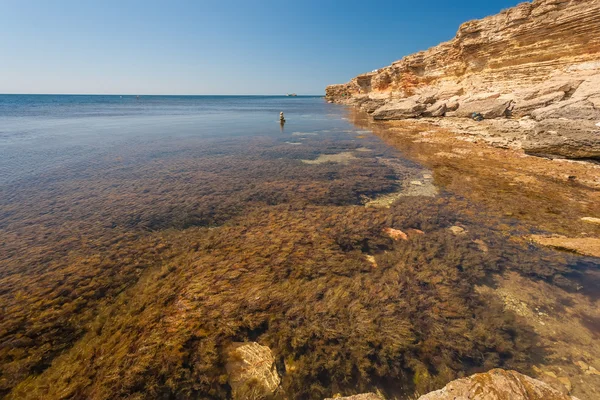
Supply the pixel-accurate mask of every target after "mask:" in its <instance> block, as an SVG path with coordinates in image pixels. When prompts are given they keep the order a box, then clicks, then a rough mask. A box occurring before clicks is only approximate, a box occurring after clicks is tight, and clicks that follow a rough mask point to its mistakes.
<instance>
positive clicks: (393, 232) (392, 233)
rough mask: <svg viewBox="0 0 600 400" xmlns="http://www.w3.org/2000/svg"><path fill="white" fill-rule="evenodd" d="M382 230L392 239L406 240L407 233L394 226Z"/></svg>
mask: <svg viewBox="0 0 600 400" xmlns="http://www.w3.org/2000/svg"><path fill="white" fill-rule="evenodd" d="M383 231H384V232H385V233H386V234H387V235H388V236H389V237H391V238H392V239H394V240H400V239H402V240H408V235H407V234H406V233H404V232H402V231H401V230H398V229H394V228H385V229H384V230H383Z"/></svg>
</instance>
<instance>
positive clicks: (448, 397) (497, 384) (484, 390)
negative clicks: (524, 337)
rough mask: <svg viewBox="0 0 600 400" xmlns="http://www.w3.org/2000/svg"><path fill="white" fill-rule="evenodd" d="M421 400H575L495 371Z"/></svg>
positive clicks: (512, 374)
mask: <svg viewBox="0 0 600 400" xmlns="http://www.w3.org/2000/svg"><path fill="white" fill-rule="evenodd" d="M419 400H576V398H575V397H571V396H569V395H566V394H563V393H561V392H559V391H558V390H556V389H553V388H552V387H550V386H549V385H547V384H545V383H544V382H542V381H539V380H537V379H533V378H530V377H528V376H526V375H523V374H520V373H518V372H515V371H505V370H502V369H493V370H491V371H489V372H486V373H483V374H475V375H472V376H470V377H468V378H463V379H457V380H455V381H452V382H450V383H449V384H447V385H446V387H444V388H443V389H440V390H437V391H435V392H431V393H429V394H426V395H424V396H421V397H419Z"/></svg>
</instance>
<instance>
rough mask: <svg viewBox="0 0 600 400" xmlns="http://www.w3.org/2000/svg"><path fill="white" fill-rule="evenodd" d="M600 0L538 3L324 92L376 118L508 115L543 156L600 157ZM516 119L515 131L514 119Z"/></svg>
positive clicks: (497, 128) (496, 131) (524, 142)
mask: <svg viewBox="0 0 600 400" xmlns="http://www.w3.org/2000/svg"><path fill="white" fill-rule="evenodd" d="M598 21H600V0H535V1H533V2H532V3H522V4H519V5H518V6H516V7H513V8H510V9H508V10H505V11H502V12H501V13H499V14H497V15H494V16H491V17H487V18H484V19H481V20H476V21H470V22H467V23H464V24H463V25H462V26H461V27H460V28H459V30H458V33H457V34H456V37H455V38H454V39H452V40H450V41H448V42H445V43H442V44H440V45H438V46H436V47H433V48H431V49H429V50H426V51H422V52H419V53H416V54H413V55H410V56H407V57H405V58H403V59H401V60H399V61H397V62H395V63H393V64H392V65H390V66H388V67H385V68H382V69H379V70H377V71H375V72H371V73H367V74H363V75H359V76H357V77H356V78H354V79H352V80H351V81H350V82H348V83H346V84H341V85H331V86H328V87H327V89H326V97H327V99H328V100H330V101H333V102H338V103H343V104H350V105H355V106H358V107H360V108H361V109H363V110H365V111H366V112H369V113H370V114H371V115H372V116H373V118H374V119H378V120H390V119H406V118H424V117H425V118H432V117H433V118H438V119H439V118H440V117H446V118H448V119H454V118H469V119H472V118H473V116H474V115H475V116H477V118H479V117H478V116H481V117H482V118H483V119H501V120H502V121H507V126H505V124H503V123H500V124H495V125H494V126H490V127H489V128H490V129H491V131H492V132H493V135H497V136H500V137H502V136H511V135H512V136H511V142H514V145H515V146H519V147H522V148H524V149H525V151H527V152H528V153H532V154H537V155H549V156H560V157H568V158H600V23H599V22H598ZM517 122H518V124H517V125H518V127H517V129H516V131H517V134H516V135H515V123H517Z"/></svg>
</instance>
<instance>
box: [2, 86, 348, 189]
mask: <svg viewBox="0 0 600 400" xmlns="http://www.w3.org/2000/svg"><path fill="white" fill-rule="evenodd" d="M280 111H284V112H285V115H286V118H287V123H286V124H285V128H284V129H283V130H282V129H281V127H280V124H279V122H278V120H279V112H280ZM340 118H341V110H340V108H339V107H336V106H332V105H328V104H326V103H325V102H324V101H323V99H322V98H320V97H281V96H142V97H139V98H137V97H136V96H69V95H0V184H2V183H7V182H11V181H15V180H19V179H26V178H31V177H33V176H35V175H36V174H39V173H42V172H48V171H49V170H52V169H55V168H59V167H60V168H64V167H68V166H69V165H73V164H74V163H78V162H82V161H84V160H90V159H93V158H97V157H99V156H101V155H102V154H107V153H114V152H120V153H123V152H124V151H125V149H127V151H131V152H133V153H135V152H136V149H137V148H138V147H139V146H140V145H143V147H144V149H145V150H146V151H148V147H153V148H155V149H160V148H161V147H162V146H164V145H167V146H172V145H173V143H174V142H175V141H179V140H182V139H185V140H198V139H200V138H224V137H235V136H246V137H248V136H258V135H271V136H276V135H289V134H290V133H292V132H294V131H306V130H315V129H316V130H319V129H320V130H329V129H350V128H351V127H350V124H348V123H347V122H346V121H344V120H341V119H340Z"/></svg>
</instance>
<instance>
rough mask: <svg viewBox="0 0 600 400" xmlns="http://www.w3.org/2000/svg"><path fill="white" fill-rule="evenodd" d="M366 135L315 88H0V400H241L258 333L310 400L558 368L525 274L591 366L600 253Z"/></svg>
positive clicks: (286, 381) (286, 385)
mask: <svg viewBox="0 0 600 400" xmlns="http://www.w3.org/2000/svg"><path fill="white" fill-rule="evenodd" d="M280 111H284V112H285V115H286V118H287V122H286V124H285V125H284V126H280V124H279V121H278V116H279V112H280ZM373 129H375V127H370V126H369V124H368V123H365V122H361V120H359V119H357V118H356V117H355V116H353V115H352V114H351V113H349V111H348V110H347V109H345V108H343V107H340V106H336V105H330V104H327V103H326V102H325V101H324V100H323V99H322V98H319V97H294V98H288V97H268V96H267V97H247V96H246V97H244V96H237V97H236V96H223V97H219V96H200V97H177V96H142V97H140V98H136V97H135V96H123V97H120V96H12V95H11V96H0V233H1V235H2V240H1V241H0V308H1V309H2V310H3V313H2V318H1V319H0V374H1V375H0V396H2V395H5V394H8V396H9V397H12V398H36V397H37V398H40V397H43V398H59V397H64V396H65V393H70V394H71V395H72V396H74V397H75V398H85V397H95V398H111V397H114V396H117V397H126V396H130V395H132V394H136V393H137V394H141V395H142V396H145V397H148V396H150V397H159V396H184V397H199V398H203V397H206V396H210V397H213V398H222V397H227V396H230V395H231V387H230V386H229V385H228V384H227V377H226V375H225V374H224V369H223V364H224V363H225V362H226V361H227V355H226V351H225V349H226V348H227V345H228V344H229V343H231V342H235V341H248V340H256V341H258V342H260V343H261V344H264V345H267V346H269V347H270V348H271V349H272V350H273V351H274V353H275V354H276V358H277V359H278V366H279V369H280V370H281V371H282V374H283V380H282V382H283V383H282V388H281V391H280V393H279V395H280V396H285V395H287V396H289V395H290V394H291V393H294V397H297V398H324V397H327V396H331V395H333V394H335V393H352V392H357V391H367V390H374V389H375V388H379V389H381V390H383V391H385V392H387V393H389V394H391V395H409V394H413V393H422V392H424V391H426V390H431V389H434V388H438V387H440V386H443V384H445V383H446V382H447V381H448V380H450V379H453V378H455V377H457V376H458V375H460V374H461V373H464V372H465V371H466V372H473V371H478V370H482V369H489V368H492V367H505V368H515V369H519V370H521V371H523V372H530V371H531V367H532V366H533V365H534V364H536V363H537V364H539V365H546V366H548V368H558V366H559V364H560V363H559V362H558V361H555V360H554V358H553V357H554V356H555V355H556V354H558V353H557V352H555V351H554V350H551V351H548V349H547V348H546V349H544V348H542V347H544V346H540V342H544V340H547V341H548V342H550V341H551V340H550V339H549V338H546V337H545V336H543V335H544V334H545V332H543V331H538V330H536V329H535V327H534V328H532V327H531V326H530V323H528V321H527V320H526V316H527V314H523V313H521V314H523V315H521V314H519V312H520V311H522V310H521V309H520V308H518V307H517V308H516V311H515V309H513V308H514V307H513V308H511V307H512V306H511V304H513V303H511V302H513V300H514V295H515V294H514V293H510V292H507V289H506V287H508V286H510V285H515V283H514V282H515V281H516V280H517V279H526V280H531V282H535V285H536V286H535V288H536V289H532V290H529V291H527V290H522V291H521V292H523V293H528V294H529V295H531V296H533V297H536V296H537V297H543V296H541V291H542V290H546V289H544V288H551V289H549V290H554V293H555V294H556V296H557V298H556V304H559V303H560V304H561V305H560V307H559V306H558V305H556V310H558V311H556V315H555V317H557V318H558V319H560V318H562V317H563V316H564V315H567V314H569V313H570V314H569V315H571V316H572V315H575V316H576V318H578V321H580V323H581V330H580V331H578V332H579V335H580V338H579V339H580V342H578V343H575V344H574V345H573V346H574V347H573V351H572V352H571V353H568V354H561V355H560V357H562V358H565V359H566V361H560V362H563V363H564V364H565V365H568V366H571V365H573V363H574V362H575V361H579V359H574V357H575V356H574V355H573V354H580V353H577V352H578V351H579V352H582V351H583V352H585V351H587V352H588V353H589V354H590V355H589V356H586V357H587V358H585V360H587V362H590V360H589V359H590V358H593V357H594V355H595V354H598V349H597V347H598V341H597V335H598V332H597V327H598V323H597V321H598V320H599V319H598V315H596V314H597V312H596V311H595V310H588V309H586V306H587V307H588V308H589V307H590V306H592V307H593V305H594V304H595V303H594V302H596V301H597V299H598V297H597V295H598V292H597V291H598V285H597V283H596V282H597V280H596V279H597V267H598V260H597V259H596V258H593V257H587V258H586V257H579V256H575V255H572V254H567V253H562V252H558V251H554V250H548V249H543V248H540V247H537V246H533V245H531V244H530V243H527V242H526V241H524V240H515V239H518V238H522V237H524V236H525V235H527V234H529V233H532V232H537V231H539V230H540V227H539V226H536V225H535V224H532V223H531V221H530V219H527V218H520V215H515V214H513V213H508V212H505V210H504V209H502V210H500V212H498V210H496V209H494V207H493V206H490V205H489V204H486V203H485V202H478V197H477V196H470V195H469V193H466V192H464V191H461V188H462V186H461V188H457V187H455V185H454V184H453V182H454V180H453V179H454V178H457V177H459V176H463V177H464V173H462V172H461V171H460V170H456V171H455V172H452V171H450V172H448V171H447V170H445V169H443V168H440V166H439V165H437V164H436V163H430V164H428V163H427V162H420V161H419V159H418V157H415V156H414V154H413V153H414V151H413V150H411V149H409V148H403V145H402V144H395V143H391V142H390V140H388V139H387V138H386V136H385V134H383V133H382V132H378V134H379V136H377V135H374V134H373V133H371V132H372V130H373ZM375 130H376V131H377V129H375ZM390 143H391V144H392V145H393V146H394V147H393V146H392V145H390ZM402 151H404V153H403V152H402ZM420 151H424V150H423V149H420ZM452 167H453V168H455V166H452ZM486 185H487V186H486V187H485V190H486V191H487V192H488V193H493V190H491V189H492V188H497V187H499V185H498V182H495V181H489V180H488V181H487V183H486ZM474 187H475V186H474ZM478 190H480V189H479V188H478ZM477 193H479V192H477V191H473V193H471V194H477ZM528 201H532V202H533V203H534V205H535V204H539V202H538V203H535V201H538V200H536V199H528ZM492 203H493V201H492ZM549 226H552V225H549ZM453 227H454V228H453ZM456 227H459V228H460V229H459V230H456ZM389 228H392V229H397V230H402V231H403V232H405V233H406V234H407V237H408V240H406V241H404V240H393V239H392V238H390V235H389V234H386V232H387V231H388V230H389ZM456 232H459V233H456ZM511 273H516V274H517V275H515V276H513V275H510V274H511ZM516 276H518V277H519V278H516ZM503 285H504V286H503ZM533 285H534V284H533V283H532V284H531V287H532V288H533V287H534V286H533ZM544 285H547V286H544ZM487 290H496V292H493V294H492V295H490V296H488V295H486V294H485V293H486V291H487ZM507 299H508V300H507ZM515 301H516V300H515ZM586 302H588V303H586ZM565 304H566V306H565ZM541 306H542V305H540V307H541ZM543 306H544V307H546V308H547V309H551V308H552V307H554V305H553V304H544V305H543ZM519 307H520V306H519ZM533 307H534V306H533V305H531V308H533ZM561 307H562V308H561ZM546 308H544V309H546ZM552 309H553V308H552ZM567 309H568V310H567ZM524 316H525V319H523V318H522V317H524ZM573 318H575V317H573ZM546 323H548V324H550V321H548V320H546ZM546 323H544V325H542V326H546ZM474 331H475V332H478V334H477V335H474V336H473V335H471V334H470V332H474ZM558 336H561V335H558ZM554 341H555V342H557V341H559V342H560V341H564V342H569V341H570V342H573V340H571V338H568V337H567V336H565V335H563V336H561V337H560V338H556V337H555V338H554ZM544 345H546V342H544ZM560 357H559V358H560ZM572 358H573V359H572ZM553 360H554V361H553ZM544 363H545V364H544ZM90 365H93V366H94V368H93V371H95V372H93V374H92V373H91V372H90V370H91V369H90ZM560 365H562V364H560ZM564 368H567V367H566V366H565V367H564ZM567 369H568V368H567ZM569 374H570V375H569V376H576V373H575V372H572V371H571V372H569ZM115 377H118V378H115ZM585 377H586V379H588V378H589V374H588V375H586V376H585ZM592 378H593V377H592ZM573 379H574V378H573ZM599 387H600V386H599ZM594 388H595V386H594V384H593V382H592V383H589V382H587V381H586V385H585V386H584V385H580V389H579V390H580V392H578V393H579V394H580V395H583V396H582V398H584V399H585V398H586V397H585V395H588V394H589V393H592V392H591V391H592V390H595V389H594ZM115 393H116V394H115Z"/></svg>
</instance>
